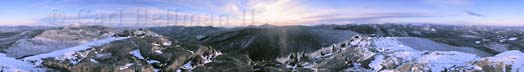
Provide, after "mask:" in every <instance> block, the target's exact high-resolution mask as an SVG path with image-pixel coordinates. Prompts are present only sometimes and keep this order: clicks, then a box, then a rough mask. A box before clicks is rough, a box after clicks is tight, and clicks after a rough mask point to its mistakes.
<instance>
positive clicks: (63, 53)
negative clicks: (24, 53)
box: [23, 37, 128, 64]
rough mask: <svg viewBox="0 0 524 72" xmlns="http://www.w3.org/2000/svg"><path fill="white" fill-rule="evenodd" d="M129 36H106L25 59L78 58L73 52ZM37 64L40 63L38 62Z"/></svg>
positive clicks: (38, 60)
mask: <svg viewBox="0 0 524 72" xmlns="http://www.w3.org/2000/svg"><path fill="white" fill-rule="evenodd" d="M127 38H128V37H110V38H105V39H101V40H96V41H93V42H88V43H85V44H82V45H78V46H75V47H71V48H65V49H62V50H57V51H53V52H49V53H45V54H39V55H35V56H30V57H25V58H23V60H27V61H37V62H40V59H42V58H49V57H59V58H58V59H73V58H76V57H74V56H73V54H74V53H76V52H77V51H81V50H86V49H89V48H92V47H93V46H101V45H104V44H108V43H110V42H112V41H117V40H123V39H127ZM36 64H39V63H36Z"/></svg>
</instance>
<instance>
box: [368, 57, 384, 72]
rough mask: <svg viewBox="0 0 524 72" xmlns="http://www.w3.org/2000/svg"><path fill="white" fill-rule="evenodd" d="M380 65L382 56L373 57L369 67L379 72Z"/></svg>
mask: <svg viewBox="0 0 524 72" xmlns="http://www.w3.org/2000/svg"><path fill="white" fill-rule="evenodd" d="M382 63H384V56H382V55H377V56H375V60H373V61H371V63H370V64H369V66H370V67H371V68H373V70H375V71H379V70H380V69H382Z"/></svg>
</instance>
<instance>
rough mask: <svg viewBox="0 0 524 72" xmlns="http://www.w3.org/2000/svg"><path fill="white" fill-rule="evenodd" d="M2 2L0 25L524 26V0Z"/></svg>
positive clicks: (125, 0) (21, 0)
mask: <svg viewBox="0 0 524 72" xmlns="http://www.w3.org/2000/svg"><path fill="white" fill-rule="evenodd" d="M0 5H1V6H0V26H16V25H53V24H56V23H62V24H79V23H80V24H93V25H97V24H99V25H107V24H111V25H115V23H117V24H140V23H144V24H154V25H165V24H168V25H172V24H177V25H213V26H242V25H246V24H255V25H261V24H272V25H315V24H350V23H414V24H451V25H502V26H524V14H523V13H524V0H9V1H3V2H0ZM146 13H147V15H146ZM164 16H165V17H164ZM167 16H171V17H167ZM115 17H116V18H115ZM137 17H144V19H140V18H137ZM56 19H61V20H56ZM140 21H143V22H140Z"/></svg>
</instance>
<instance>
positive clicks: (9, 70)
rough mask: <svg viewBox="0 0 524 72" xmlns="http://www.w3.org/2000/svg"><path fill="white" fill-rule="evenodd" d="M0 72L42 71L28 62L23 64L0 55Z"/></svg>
mask: <svg viewBox="0 0 524 72" xmlns="http://www.w3.org/2000/svg"><path fill="white" fill-rule="evenodd" d="M0 71H6V72H34V71H43V69H38V68H36V66H35V65H32V64H30V63H29V62H24V61H20V60H17V59H15V58H11V57H7V56H6V55H5V54H2V53H0Z"/></svg>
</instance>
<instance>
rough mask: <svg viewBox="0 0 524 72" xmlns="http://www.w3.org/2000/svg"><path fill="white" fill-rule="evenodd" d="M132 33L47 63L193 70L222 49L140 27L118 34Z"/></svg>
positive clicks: (87, 70)
mask: <svg viewBox="0 0 524 72" xmlns="http://www.w3.org/2000/svg"><path fill="white" fill-rule="evenodd" d="M115 36H117V37H121V36H123V37H130V38H128V39H125V40H120V41H114V42H111V43H110V44H106V45H103V46H99V47H93V48H91V49H88V50H84V51H80V52H76V53H75V55H73V56H75V58H67V59H64V58H56V57H55V58H46V59H44V61H43V63H42V64H43V65H44V66H46V67H48V68H52V69H56V70H60V71H79V72H92V71H95V72H100V71H102V72H104V71H110V72H113V71H138V72H153V71H167V72H172V71H190V70H192V69H194V68H195V67H198V66H204V65H205V64H207V63H210V62H214V60H215V58H216V57H217V56H220V55H221V54H222V53H221V52H220V51H218V50H215V49H213V48H210V47H206V46H201V45H196V44H184V43H179V42H177V41H170V40H169V39H167V38H165V37H163V36H160V35H158V34H156V33H154V32H151V31H148V30H144V29H138V30H128V31H124V32H122V33H119V34H116V35H115Z"/></svg>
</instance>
